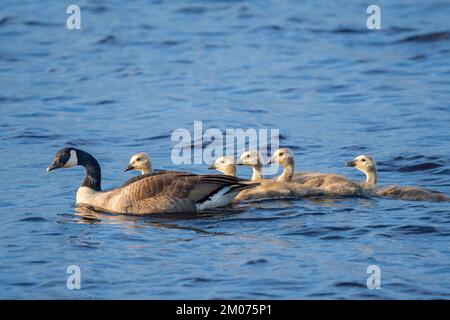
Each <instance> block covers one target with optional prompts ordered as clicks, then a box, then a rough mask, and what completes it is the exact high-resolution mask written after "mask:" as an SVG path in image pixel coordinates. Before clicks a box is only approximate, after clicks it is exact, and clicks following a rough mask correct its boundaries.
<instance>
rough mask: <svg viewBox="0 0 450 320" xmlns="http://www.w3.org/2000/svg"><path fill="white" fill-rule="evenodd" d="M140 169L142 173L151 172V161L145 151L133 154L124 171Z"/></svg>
mask: <svg viewBox="0 0 450 320" xmlns="http://www.w3.org/2000/svg"><path fill="white" fill-rule="evenodd" d="M131 170H136V171H141V172H142V174H147V173H152V171H153V170H152V162H151V160H150V157H149V156H148V155H147V154H146V153H145V152H140V153H136V154H134V155H133V156H132V157H131V159H130V163H129V164H128V166H127V167H126V168H125V169H124V171H125V172H126V171H131Z"/></svg>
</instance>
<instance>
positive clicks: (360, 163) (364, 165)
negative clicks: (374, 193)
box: [346, 155, 377, 184]
mask: <svg viewBox="0 0 450 320" xmlns="http://www.w3.org/2000/svg"><path fill="white" fill-rule="evenodd" d="M346 165H347V166H348V167H354V168H356V169H357V170H359V171H361V172H364V174H365V175H366V177H367V180H366V182H368V183H371V184H375V183H376V182H377V165H376V163H375V160H373V158H372V157H371V156H367V155H360V156H357V157H356V158H355V159H354V160H353V161H349V162H347V163H346Z"/></svg>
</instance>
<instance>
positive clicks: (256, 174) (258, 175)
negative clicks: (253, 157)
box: [252, 165, 262, 180]
mask: <svg viewBox="0 0 450 320" xmlns="http://www.w3.org/2000/svg"><path fill="white" fill-rule="evenodd" d="M252 170H253V174H252V180H259V179H262V174H261V165H256V166H252Z"/></svg>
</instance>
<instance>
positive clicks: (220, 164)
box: [208, 156, 236, 176]
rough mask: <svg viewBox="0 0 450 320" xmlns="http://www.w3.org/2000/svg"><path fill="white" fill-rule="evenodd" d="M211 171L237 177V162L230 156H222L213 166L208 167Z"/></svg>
mask: <svg viewBox="0 0 450 320" xmlns="http://www.w3.org/2000/svg"><path fill="white" fill-rule="evenodd" d="M208 169H209V170H213V169H214V170H217V171H219V172H222V173H223V174H226V175H229V176H235V175H236V162H235V161H234V158H233V157H230V156H222V157H219V158H217V159H216V161H214V162H213V163H211V165H210V166H209V167H208Z"/></svg>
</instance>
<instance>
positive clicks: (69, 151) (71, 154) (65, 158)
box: [47, 148, 78, 172]
mask: <svg viewBox="0 0 450 320" xmlns="http://www.w3.org/2000/svg"><path fill="white" fill-rule="evenodd" d="M76 165H78V155H77V150H76V149H74V148H64V149H61V150H59V151H58V152H57V153H56V155H55V159H54V160H53V163H52V164H51V165H50V166H49V167H48V168H47V172H50V171H52V170H55V169H59V168H71V167H74V166H76Z"/></svg>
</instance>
